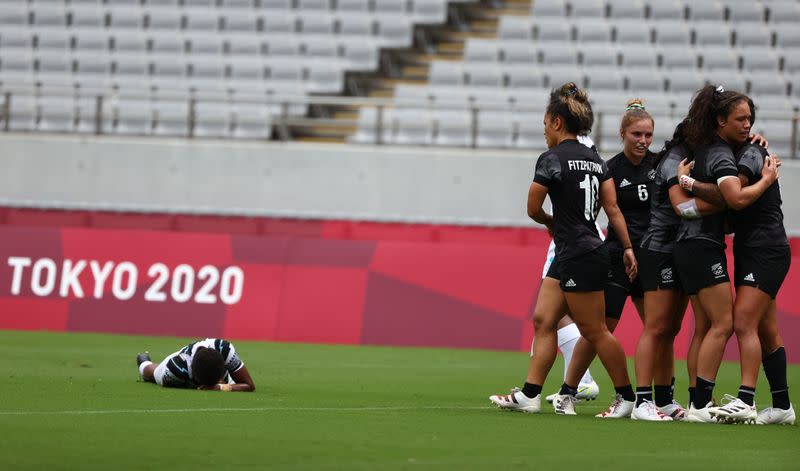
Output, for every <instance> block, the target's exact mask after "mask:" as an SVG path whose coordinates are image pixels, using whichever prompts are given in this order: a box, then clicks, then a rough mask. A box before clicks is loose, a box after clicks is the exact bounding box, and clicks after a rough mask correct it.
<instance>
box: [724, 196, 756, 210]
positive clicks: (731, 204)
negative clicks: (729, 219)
mask: <svg viewBox="0 0 800 471" xmlns="http://www.w3.org/2000/svg"><path fill="white" fill-rule="evenodd" d="M725 204H726V205H727V206H728V208H730V209H732V210H734V211H741V210H743V209H744V208H746V207H748V206H749V205H750V204H749V202H748V201H746V200H745V199H744V198H738V197H737V198H732V200H731V201H728V200H727V199H726V200H725Z"/></svg>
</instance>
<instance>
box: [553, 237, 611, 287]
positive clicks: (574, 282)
mask: <svg viewBox="0 0 800 471" xmlns="http://www.w3.org/2000/svg"><path fill="white" fill-rule="evenodd" d="M546 276H547V277H548V278H555V279H557V280H559V282H560V283H559V284H560V285H561V290H562V291H567V292H583V291H603V290H604V289H605V286H606V277H607V276H608V250H607V249H606V247H605V246H604V245H601V246H600V247H598V248H596V249H594V250H592V251H591V252H588V253H585V254H583V255H578V256H577V257H572V258H570V259H568V260H563V261H562V260H559V259H558V257H556V258H555V260H553V263H552V264H551V265H550V269H549V270H548V271H547V275H546Z"/></svg>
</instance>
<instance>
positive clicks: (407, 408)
mask: <svg viewBox="0 0 800 471" xmlns="http://www.w3.org/2000/svg"><path fill="white" fill-rule="evenodd" d="M491 408H492V407H491V406H480V407H479V406H422V407H415V406H386V407H381V406H376V407H230V408H229V407H209V408H190V409H107V410H55V411H26V410H20V411H12V410H6V411H2V410H0V416H31V415H45V416H46V415H113V414H192V413H197V412H384V411H388V412H391V411H431V410H445V411H446V410H455V411H457V410H488V409H491Z"/></svg>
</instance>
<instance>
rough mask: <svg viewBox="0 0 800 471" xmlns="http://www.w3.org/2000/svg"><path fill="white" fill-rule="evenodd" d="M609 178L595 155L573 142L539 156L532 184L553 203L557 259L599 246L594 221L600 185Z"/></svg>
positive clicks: (588, 149)
mask: <svg viewBox="0 0 800 471" xmlns="http://www.w3.org/2000/svg"><path fill="white" fill-rule="evenodd" d="M609 178H611V175H610V174H609V173H608V167H607V166H606V163H605V162H604V161H603V159H602V158H600V156H599V155H597V152H595V151H594V150H592V149H590V148H588V147H586V146H585V145H583V144H581V143H579V142H578V141H577V140H574V139H568V140H566V141H563V142H561V143H560V144H559V145H557V146H555V147H553V148H552V149H550V150H548V151H547V152H545V153H543V154H542V155H540V156H539V160H537V161H536V173H535V175H534V177H533V181H534V182H535V183H538V184H540V185H542V186H546V187H547V194H548V195H549V196H550V201H551V202H552V204H553V240H554V241H555V243H556V257H558V259H559V260H568V259H570V258H572V257H576V256H579V255H583V254H585V253H588V252H591V251H592V250H594V249H596V248H597V247H599V246H600V245H602V244H603V241H602V240H601V239H600V237H599V236H598V235H597V229H596V227H595V220H596V219H597V213H598V212H599V211H600V184H601V183H603V182H604V181H606V180H608V179H609Z"/></svg>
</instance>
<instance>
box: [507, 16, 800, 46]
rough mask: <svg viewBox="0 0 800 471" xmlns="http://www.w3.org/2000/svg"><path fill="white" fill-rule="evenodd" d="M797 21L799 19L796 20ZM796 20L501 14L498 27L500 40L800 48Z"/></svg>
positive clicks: (799, 34) (799, 33) (799, 35)
mask: <svg viewBox="0 0 800 471" xmlns="http://www.w3.org/2000/svg"><path fill="white" fill-rule="evenodd" d="M798 22H800V19H798ZM797 24H798V23H782V24H777V25H770V26H766V25H761V24H746V25H737V26H736V27H731V26H729V25H726V24H724V23H719V22H698V23H685V22H683V21H672V20H665V21H657V22H652V23H651V22H646V21H636V20H626V21H618V22H611V21H608V20H606V19H603V18H582V19H576V20H571V21H548V18H538V19H537V18H530V17H519V16H503V17H501V18H500V23H499V26H498V37H499V38H500V39H519V40H533V41H537V42H540V43H564V42H570V41H574V42H578V43H596V42H604V43H610V42H616V43H620V44H625V45H631V46H636V45H638V44H646V43H655V44H681V45H699V46H704V45H721V46H737V47H740V48H748V47H761V46H778V47H793V48H798V47H800V32H799V31H800V30H799V29H798V28H797Z"/></svg>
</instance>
